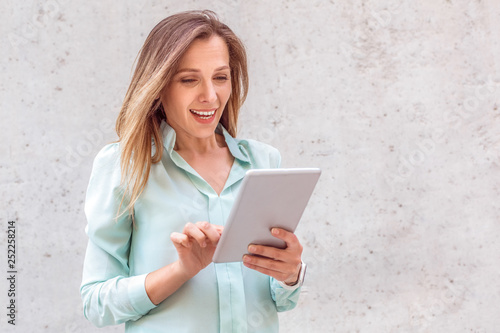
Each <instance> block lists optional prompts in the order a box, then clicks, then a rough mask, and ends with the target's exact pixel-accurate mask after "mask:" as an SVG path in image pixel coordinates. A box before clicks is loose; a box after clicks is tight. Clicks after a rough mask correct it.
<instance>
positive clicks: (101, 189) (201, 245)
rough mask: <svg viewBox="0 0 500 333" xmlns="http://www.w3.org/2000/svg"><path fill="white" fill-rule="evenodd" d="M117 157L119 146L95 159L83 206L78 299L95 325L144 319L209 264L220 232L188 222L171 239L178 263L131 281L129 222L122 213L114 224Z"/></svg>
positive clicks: (204, 224) (117, 195)
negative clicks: (84, 244)
mask: <svg viewBox="0 0 500 333" xmlns="http://www.w3.org/2000/svg"><path fill="white" fill-rule="evenodd" d="M118 154H119V150H118V147H117V146H114V145H110V146H107V147H106V148H104V149H103V150H102V151H101V152H100V153H99V155H98V156H97V157H96V160H95V162H94V167H93V171H92V176H91V180H90V183H89V187H88V190H87V199H86V204H85V213H86V215H87V219H88V226H87V234H88V236H89V243H88V248H87V254H86V258H85V264H84V274H83V281H82V286H81V294H82V300H83V303H84V314H85V316H86V317H87V318H88V319H89V320H90V321H91V322H92V323H94V324H95V325H96V326H105V325H113V324H120V323H123V322H126V321H129V320H138V319H139V318H141V317H142V316H143V315H145V314H147V313H148V312H149V311H150V310H151V309H153V308H154V307H155V306H156V305H157V304H159V303H160V302H162V301H163V300H164V299H165V298H167V297H168V296H170V295H171V294H172V293H174V292H175V291H176V290H177V289H178V288H179V287H180V286H182V285H183V284H184V283H185V282H186V281H187V280H189V279H190V278H191V277H193V276H194V275H196V274H197V273H198V272H199V271H200V270H201V269H203V268H204V267H206V265H208V264H209V263H210V262H211V258H212V255H213V250H214V249H215V246H216V244H217V242H218V240H219V238H220V233H221V232H222V227H218V226H214V225H211V224H209V223H207V222H198V223H196V224H192V223H188V224H186V226H185V227H184V230H183V232H182V233H173V234H172V235H171V239H172V241H173V243H174V245H175V247H176V249H177V252H178V254H179V260H178V261H176V262H174V263H171V264H170V265H167V266H165V267H162V268H160V269H158V270H157V271H154V272H151V273H149V274H144V275H140V276H130V268H129V262H128V255H129V252H130V238H131V235H132V231H133V226H132V221H131V218H130V216H128V215H127V214H124V215H122V216H120V217H119V218H118V219H115V217H116V212H117V211H118V207H119V204H120V200H121V191H120V190H119V187H120V186H119V184H120V172H119V171H120V169H119V162H118V161H119V156H118ZM125 205H126V203H125ZM207 258H208V259H207Z"/></svg>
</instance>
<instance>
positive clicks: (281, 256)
mask: <svg viewBox="0 0 500 333" xmlns="http://www.w3.org/2000/svg"><path fill="white" fill-rule="evenodd" d="M247 250H248V253H250V254H253V255H257V256H261V257H266V258H270V259H273V260H279V261H287V260H286V259H287V257H289V256H290V255H289V252H290V250H288V251H286V250H283V249H278V248H275V247H272V246H265V245H256V244H250V245H249V246H248V249H247Z"/></svg>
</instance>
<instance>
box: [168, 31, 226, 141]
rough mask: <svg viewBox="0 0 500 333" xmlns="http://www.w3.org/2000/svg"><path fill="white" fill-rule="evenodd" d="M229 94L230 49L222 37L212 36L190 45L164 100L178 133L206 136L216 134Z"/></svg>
mask: <svg viewBox="0 0 500 333" xmlns="http://www.w3.org/2000/svg"><path fill="white" fill-rule="evenodd" d="M230 94H231V69H230V68H229V52H228V48H227V45H226V43H225V42H224V40H223V39H222V38H220V37H219V36H212V37H210V38H209V39H197V40H195V41H194V42H193V43H192V44H191V46H190V47H189V48H188V50H187V52H186V53H185V54H184V56H183V57H182V58H181V61H180V63H179V67H178V70H177V72H176V74H175V75H174V77H173V80H172V81H171V82H170V84H168V85H167V86H166V87H165V89H164V90H163V92H162V94H161V101H162V104H163V108H164V109H165V113H166V116H167V122H168V124H169V125H170V126H171V127H172V128H173V129H174V130H175V131H176V133H177V135H178V136H186V135H187V136H188V137H190V138H197V139H204V138H208V137H210V136H213V135H214V131H215V128H216V127H217V124H218V123H219V119H220V117H221V116H222V112H223V110H224V107H225V106H226V103H227V100H228V99H229V95H230Z"/></svg>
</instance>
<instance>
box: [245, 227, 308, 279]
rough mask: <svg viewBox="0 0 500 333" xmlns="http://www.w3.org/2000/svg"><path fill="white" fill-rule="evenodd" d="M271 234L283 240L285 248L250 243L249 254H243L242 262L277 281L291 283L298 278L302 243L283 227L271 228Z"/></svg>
mask: <svg viewBox="0 0 500 333" xmlns="http://www.w3.org/2000/svg"><path fill="white" fill-rule="evenodd" d="M271 234H272V235H273V236H274V237H276V238H279V239H281V240H283V241H285V243H286V248H285V249H279V248H275V247H271V246H264V245H255V244H250V245H249V246H248V252H249V253H250V255H248V254H246V255H245V256H243V264H244V265H245V266H246V267H248V268H251V269H254V270H256V271H258V272H261V273H263V274H266V275H269V276H272V277H273V278H275V279H276V280H278V281H282V282H284V283H286V284H289V285H293V284H295V283H296V282H297V280H298V279H299V273H300V267H301V263H302V261H301V255H302V245H301V244H300V242H299V240H298V239H297V236H295V234H294V233H292V232H289V231H286V230H284V229H280V228H273V229H272V230H271Z"/></svg>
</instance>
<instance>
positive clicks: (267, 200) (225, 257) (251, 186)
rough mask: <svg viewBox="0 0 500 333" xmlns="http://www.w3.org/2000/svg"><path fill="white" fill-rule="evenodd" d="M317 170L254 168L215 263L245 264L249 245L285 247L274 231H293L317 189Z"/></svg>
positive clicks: (245, 179)
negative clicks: (272, 230) (244, 256)
mask: <svg viewBox="0 0 500 333" xmlns="http://www.w3.org/2000/svg"><path fill="white" fill-rule="evenodd" d="M320 174H321V171H320V170H319V169H316V168H307V169H305V168H296V169H255V170H250V171H248V172H247V174H246V175H245V178H244V179H243V183H242V186H241V188H240V191H239V193H238V196H237V198H236V200H235V203H234V205H233V208H232V210H231V212H230V214H229V217H228V219H227V221H226V225H225V227H224V232H223V233H222V236H221V239H220V241H219V245H218V246H217V249H216V251H215V253H214V257H213V261H214V262H216V263H221V262H235V261H242V257H243V255H244V254H245V253H247V247H248V245H249V244H262V245H269V246H274V247H279V248H284V247H285V243H284V242H283V241H282V240H280V239H277V238H275V237H273V236H272V235H271V228H273V227H279V228H283V229H285V230H289V231H291V232H294V231H295V229H296V227H297V225H298V223H299V221H300V218H301V216H302V214H303V212H304V210H305V208H306V206H307V203H308V201H309V198H310V197H311V194H312V192H313V190H314V187H315V186H316V183H317V181H318V178H319V176H320Z"/></svg>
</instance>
